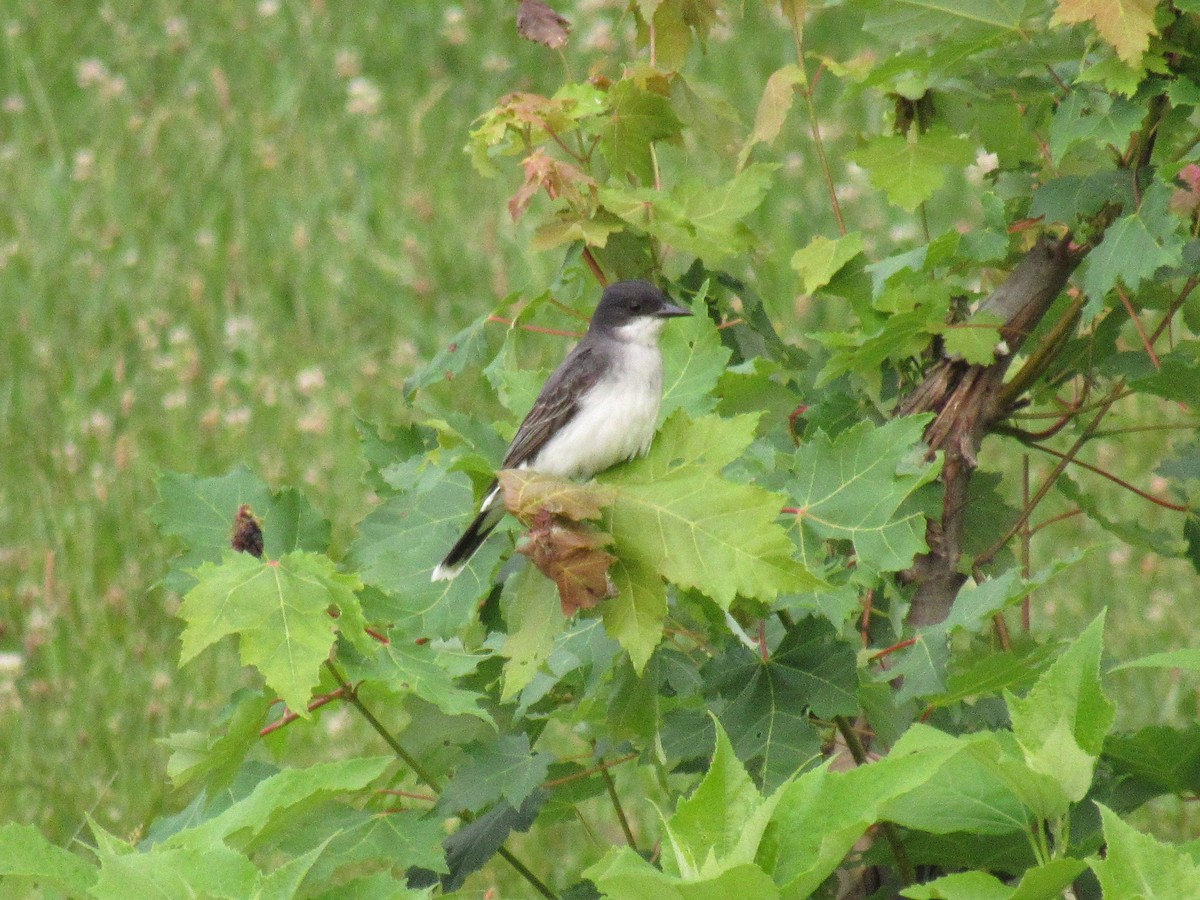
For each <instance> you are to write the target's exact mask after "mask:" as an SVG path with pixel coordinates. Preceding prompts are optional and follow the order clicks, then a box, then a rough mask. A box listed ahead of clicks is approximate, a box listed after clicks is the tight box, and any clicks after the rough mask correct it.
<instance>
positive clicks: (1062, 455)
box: [1029, 444, 1189, 512]
mask: <svg viewBox="0 0 1200 900" xmlns="http://www.w3.org/2000/svg"><path fill="white" fill-rule="evenodd" d="M1029 446H1030V447H1033V448H1034V449H1035V450H1041V451H1042V452H1043V453H1049V454H1050V455H1051V456H1057V457H1058V458H1059V459H1065V460H1066V461H1067V462H1069V463H1073V464H1074V465H1077V466H1080V467H1081V468H1084V469H1087V470H1088V471H1089V472H1095V473H1096V474H1097V475H1100V476H1102V477H1104V478H1107V479H1108V480H1109V481H1111V482H1112V483H1113V484H1118V485H1120V486H1121V487H1123V488H1125V489H1126V490H1127V491H1133V492H1134V493H1135V494H1137V495H1138V496H1139V497H1141V498H1142V499H1143V500H1149V501H1150V502H1151V503H1153V504H1155V505H1156V506H1161V507H1163V509H1170V510H1174V511H1175V512H1187V511H1188V509H1189V507H1188V506H1186V505H1179V504H1176V503H1171V502H1170V501H1169V500H1163V499H1162V498H1161V497H1155V496H1154V495H1153V494H1149V493H1147V492H1146V491H1143V490H1142V489H1141V488H1139V487H1135V486H1134V485H1132V484H1130V483H1129V482H1128V481H1125V480H1123V479H1121V478H1118V477H1117V476H1116V475H1113V474H1112V473H1111V472H1106V471H1104V469H1101V468H1099V467H1097V466H1093V465H1092V464H1091V463H1085V462H1084V461H1083V460H1081V459H1079V458H1077V457H1074V456H1068V455H1067V454H1065V453H1063V452H1061V451H1059V450H1052V449H1050V448H1049V447H1043V446H1042V445H1041V444H1030V445H1029Z"/></svg>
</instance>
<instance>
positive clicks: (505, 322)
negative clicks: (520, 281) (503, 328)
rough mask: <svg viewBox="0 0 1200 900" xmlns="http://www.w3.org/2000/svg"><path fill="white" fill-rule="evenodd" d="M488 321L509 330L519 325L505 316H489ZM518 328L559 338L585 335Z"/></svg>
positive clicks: (524, 327)
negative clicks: (506, 327) (504, 326)
mask: <svg viewBox="0 0 1200 900" xmlns="http://www.w3.org/2000/svg"><path fill="white" fill-rule="evenodd" d="M487 320H488V321H489V322H496V323H497V324H499V325H507V326H508V327H509V328H512V327H513V326H514V325H516V324H517V323H516V322H514V321H513V320H512V319H506V318H504V317H503V316H488V317H487ZM517 327H519V328H521V329H522V330H524V331H536V332H537V333H538V334H553V335H557V336H559V337H569V338H581V337H583V335H582V334H580V333H579V332H578V331H562V330H560V329H558V328H542V327H541V326H539V325H519V326H517Z"/></svg>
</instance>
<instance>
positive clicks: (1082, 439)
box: [975, 382, 1125, 569]
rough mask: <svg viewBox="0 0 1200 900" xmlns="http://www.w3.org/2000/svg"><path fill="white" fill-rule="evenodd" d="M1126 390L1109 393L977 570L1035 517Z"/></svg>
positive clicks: (1115, 388)
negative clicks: (1037, 509)
mask: <svg viewBox="0 0 1200 900" xmlns="http://www.w3.org/2000/svg"><path fill="white" fill-rule="evenodd" d="M1124 389H1125V385H1124V383H1123V382H1118V383H1117V384H1115V385H1114V386H1113V389H1112V390H1111V391H1110V392H1109V395H1108V399H1107V400H1105V401H1104V402H1103V403H1102V404H1101V406H1100V411H1099V412H1097V413H1096V415H1095V417H1094V418H1093V419H1092V421H1091V422H1089V423H1088V426H1087V428H1085V429H1084V430H1083V434H1081V435H1080V436H1079V437H1078V438H1077V439H1076V441H1075V443H1074V444H1073V445H1072V446H1071V449H1070V450H1069V451H1067V453H1065V454H1063V457H1062V459H1060V460H1059V461H1058V464H1057V465H1056V466H1055V467H1054V469H1053V471H1051V472H1050V474H1049V475H1047V476H1046V480H1045V481H1044V482H1042V486H1041V487H1039V488H1038V490H1037V493H1036V494H1034V496H1033V500H1032V501H1031V502H1030V503H1027V504H1026V505H1025V508H1024V509H1022V510H1021V515H1019V516H1018V517H1017V521H1016V522H1014V523H1013V525H1012V527H1011V528H1009V529H1008V531H1007V532H1005V533H1004V535H1003V536H1002V537H1001V538H1000V540H998V541H996V543H994V544H992V546H991V547H989V548H988V549H987V550H984V551H983V553H981V554H979V555H978V556H977V557H975V568H976V569H978V568H980V567H982V566H985V565H987V564H988V563H989V562H991V561H992V559H993V558H994V557H995V555H996V554H997V553H999V552H1000V550H1001V549H1002V548H1003V547H1004V545H1005V544H1007V543H1008V542H1009V540H1010V539H1011V538H1012V536H1013V535H1014V534H1017V532H1019V531H1020V530H1021V529H1022V528H1023V527H1024V526H1025V523H1026V522H1028V521H1029V517H1030V516H1031V515H1033V510H1034V509H1035V508H1036V507H1037V505H1038V504H1039V503H1041V502H1042V500H1044V499H1045V497H1046V495H1047V494H1048V493H1050V488H1052V487H1053V486H1054V482H1056V481H1057V480H1058V477H1059V476H1060V475H1062V473H1063V472H1064V471H1066V468H1067V465H1068V464H1069V463H1070V462H1071V461H1072V460H1073V459H1074V458H1075V455H1076V454H1078V453H1079V451H1080V450H1081V449H1082V448H1083V445H1084V444H1086V443H1087V441H1088V438H1089V437H1090V436H1091V434H1092V432H1093V431H1095V430H1096V429H1097V428H1099V427H1100V423H1101V421H1103V419H1104V417H1105V416H1106V415H1108V411H1109V409H1111V408H1112V405H1113V404H1114V403H1116V402H1117V397H1118V396H1119V395H1120V393H1121V391H1123V390H1124Z"/></svg>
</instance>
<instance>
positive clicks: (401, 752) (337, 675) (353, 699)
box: [325, 659, 558, 900]
mask: <svg viewBox="0 0 1200 900" xmlns="http://www.w3.org/2000/svg"><path fill="white" fill-rule="evenodd" d="M325 666H326V667H327V668H328V669H329V672H330V674H332V675H333V678H334V680H335V681H337V683H338V685H339V686H340V687H341V689H342V690H343V691H344V692H345V698H346V700H347V702H349V703H350V704H352V705H353V706H354V708H355V709H357V710H358V711H359V713H360V714H361V715H362V717H363V718H364V719H366V720H367V724H368V725H370V726H371V728H373V729H374V730H375V733H376V734H378V735H379V736H380V737H381V738H383V741H384V743H386V744H387V745H388V746H389V747H391V748H392V750H393V751H394V752H395V754H396V755H397V756H398V757H400V759H401V760H403V761H404V764H405V765H407V766H408V767H409V768H410V769H412V771H413V774H415V775H416V776H417V777H418V778H420V779H421V780H422V781H423V782H425V783H426V784H427V785H429V786H430V787H431V788H433V790H434V791H435V792H437V793H439V794H440V793H441V792H442V785H441V782H439V781H438V779H437V778H436V777H435V776H434V775H433V774H432V773H430V771H429V770H428V769H426V768H425V767H424V766H423V765H421V763H420V762H419V761H418V760H417V759H416V758H415V757H414V756H413V755H412V754H411V753H409V752H408V751H407V750H405V749H404V746H403V745H402V744H401V743H400V742H399V741H398V740H396V738H395V737H393V736H392V733H391V732H390V731H388V730H387V729H386V728H385V727H384V726H383V723H382V722H380V721H379V719H377V718H375V714H374V713H372V712H371V710H369V709H367V707H366V706H365V705H364V704H363V702H362V700H361V699H360V698H359V696H358V692H357V691H356V690H355V688H354V686H353V685H352V684H350V682H349V681H347V680H346V677H345V676H344V675H342V673H341V672H339V671H338V668H337V666H335V665H334V664H333V662H332V661H331V660H328V659H327V660H325ZM467 821H469V817H468V818H467ZM496 855H497V856H499V857H500V858H501V859H503V860H504V861H505V862H507V863H508V864H509V865H510V866H512V867H513V868H514V869H516V870H517V872H518V873H519V874H520V875H521V877H522V878H524V879H525V880H526V881H528V882H529V884H530V885H531V886H532V887H533V889H534V890H535V891H537V892H538V893H539V894H541V895H542V896H543V897H546V898H547V900H558V895H557V894H555V893H554V891H552V890H550V888H548V887H546V885H545V883H544V882H543V881H542V880H541V879H540V878H538V877H537V876H536V875H534V874H533V872H531V871H530V870H529V868H528V867H527V866H526V865H525V864H524V863H523V862H521V860H519V859H517V857H515V856H513V854H512V852H511V851H509V850H508V849H507V848H505V847H503V846H501V847H499V848H497V850H496Z"/></svg>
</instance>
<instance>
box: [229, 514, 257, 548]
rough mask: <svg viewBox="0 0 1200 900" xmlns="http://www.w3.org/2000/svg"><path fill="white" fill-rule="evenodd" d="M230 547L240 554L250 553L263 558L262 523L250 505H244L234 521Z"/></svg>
mask: <svg viewBox="0 0 1200 900" xmlns="http://www.w3.org/2000/svg"><path fill="white" fill-rule="evenodd" d="M229 544H230V546H231V547H232V548H233V549H234V550H236V551H237V552H238V553H249V554H250V555H251V556H256V557H258V558H259V559H262V557H263V533H262V523H261V522H259V521H258V517H257V516H255V515H254V510H252V509H251V508H250V506H249V504H246V503H243V504H242V505H241V506H239V507H238V511H237V516H236V517H235V518H234V520H233V536H232V537H231V539H230V541H229Z"/></svg>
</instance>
